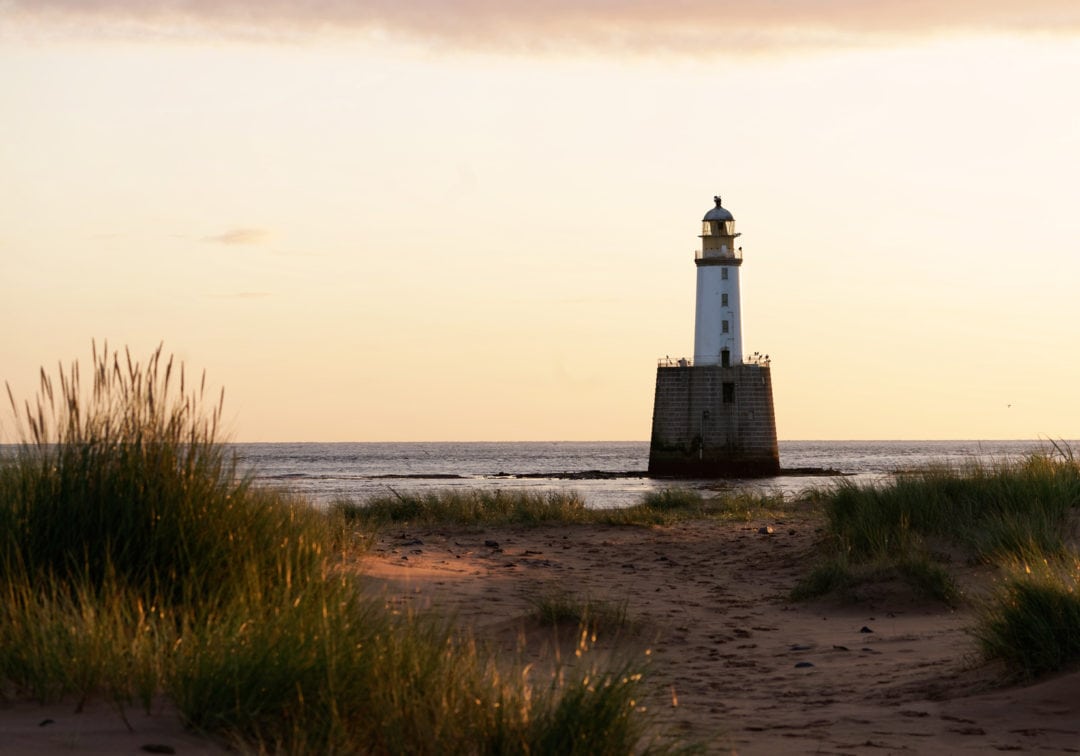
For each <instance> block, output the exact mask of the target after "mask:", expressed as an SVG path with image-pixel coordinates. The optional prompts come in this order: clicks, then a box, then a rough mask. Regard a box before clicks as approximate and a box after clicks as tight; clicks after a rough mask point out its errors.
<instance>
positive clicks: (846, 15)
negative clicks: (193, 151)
mask: <svg viewBox="0 0 1080 756" xmlns="http://www.w3.org/2000/svg"><path fill="white" fill-rule="evenodd" d="M5 8H6V11H5V10H4V9H5ZM0 12H3V13H4V14H5V15H6V16H8V17H9V18H11V19H21V20H22V21H24V22H28V23H30V24H31V25H36V26H40V27H45V28H55V27H57V26H60V27H68V28H72V29H75V28H78V29H82V30H84V33H86V34H93V33H95V30H96V31H102V30H106V31H111V32H112V33H114V34H136V35H144V34H155V35H164V36H207V35H209V36H218V37H247V38H264V39H277V38H283V37H284V38H301V39H302V38H305V37H312V36H319V35H323V34H337V35H342V34H343V35H352V36H355V35H374V36H379V37H390V38H399V39H406V40H413V41H420V42H423V43H425V44H433V45H438V46H443V47H450V48H456V49H478V50H482V49H495V50H526V51H545V50H552V49H560V50H561V49H580V50H597V51H607V50H615V49H618V50H634V51H642V52H663V51H672V52H687V53H688V52H693V53H702V52H709V51H713V52H721V53H722V52H724V51H729V52H745V51H748V50H769V49H785V48H790V47H817V46H825V45H833V44H859V43H865V42H867V41H868V40H872V39H874V38H882V37H885V38H888V37H894V38H895V37H899V38H903V37H917V36H926V35H935V34H949V33H970V32H991V33H1055V34H1076V33H1077V32H1078V31H1080V3H1077V2H1076V0H770V1H766V0H756V1H755V0H749V1H748V0H665V1H664V2H657V0H540V1H539V2H538V1H537V0H528V2H526V1H524V0H308V2H302V3H301V2H295V0H155V1H150V0H7V2H6V4H5V2H4V0H0Z"/></svg>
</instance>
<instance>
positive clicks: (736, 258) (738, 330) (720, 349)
mask: <svg viewBox="0 0 1080 756" xmlns="http://www.w3.org/2000/svg"><path fill="white" fill-rule="evenodd" d="M713 200H714V201H715V202H716V207H714V208H713V209H712V210H710V211H709V212H707V213H705V217H704V218H703V219H702V221H701V250H700V251H699V252H698V253H697V254H696V255H695V256H694V263H695V264H696V265H697V308H696V311H695V317H694V364H695V365H724V366H727V365H731V364H734V363H738V362H741V361H742V323H741V322H740V317H739V266H741V265H742V249H741V248H739V249H736V247H735V239H736V238H737V237H738V236H739V234H737V233H735V218H734V217H732V215H731V213H730V212H729V211H728V210H726V209H725V208H724V207H723V206H722V205H721V204H720V197H718V196H717V197H713Z"/></svg>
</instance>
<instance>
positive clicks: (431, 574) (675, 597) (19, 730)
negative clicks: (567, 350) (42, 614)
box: [0, 515, 1080, 754]
mask: <svg viewBox="0 0 1080 756" xmlns="http://www.w3.org/2000/svg"><path fill="white" fill-rule="evenodd" d="M815 527H816V522H815V520H814V519H813V518H812V516H811V515H794V516H793V517H791V518H790V519H787V520H784V521H769V522H766V521H760V522H758V521H754V522H738V523H722V522H715V521H698V522H689V523H683V524H678V525H673V526H664V527H652V528H641V527H613V526H595V525H575V526H565V525H553V526H542V527H535V528H530V527H521V526H512V527H484V528H465V527H456V526H455V527H437V528H428V527H419V528H413V527H406V528H402V527H390V528H387V529H385V530H384V531H383V532H382V533H381V534H380V535H379V536H378V537H377V539H376V541H375V543H374V544H373V546H372V548H371V550H370V552H369V553H368V554H367V556H365V557H364V558H363V560H362V563H361V564H360V565H357V567H358V569H360V570H362V571H363V573H364V574H365V575H366V577H365V578H364V582H365V589H366V590H368V591H370V592H371V593H372V594H373V595H376V596H380V597H384V598H385V600H386V601H387V602H389V604H390V605H391V606H394V607H396V608H399V609H401V610H416V611H425V610H429V609H433V610H436V611H440V612H449V613H452V614H453V615H454V616H455V617H456V619H457V622H459V623H460V624H461V626H462V627H463V628H468V629H469V630H470V631H471V632H472V633H473V634H474V635H475V637H476V638H477V639H478V640H480V641H482V642H488V643H492V644H495V645H496V647H497V648H499V649H500V650H501V651H503V652H505V653H506V654H507V657H508V658H509V657H510V656H512V655H514V654H522V655H523V656H524V658H525V660H526V661H531V662H536V663H537V669H538V670H543V669H545V668H550V666H551V663H552V660H553V658H554V655H555V654H556V653H561V654H563V655H564V658H565V656H567V655H569V654H570V653H571V652H572V649H573V647H574V642H575V640H576V638H575V637H574V636H575V634H574V632H573V629H572V628H557V629H553V628H551V627H550V626H541V625H540V624H539V623H537V622H536V621H535V619H533V618H532V617H531V612H532V610H533V602H534V601H535V600H536V599H537V597H539V596H543V595H554V594H558V593H565V594H572V595H575V596H578V597H581V598H590V599H593V600H600V601H606V602H610V603H613V604H616V605H621V604H623V603H624V602H625V606H626V612H627V622H626V623H625V627H623V628H621V629H618V630H615V631H610V632H607V633H604V632H601V633H600V635H599V637H598V639H597V643H596V651H597V653H598V654H599V655H600V656H601V658H620V659H622V658H628V659H631V660H636V661H644V662H646V663H647V664H648V667H647V686H648V687H647V691H648V692H647V695H646V696H645V698H644V700H642V701H641V703H642V704H643V705H645V706H646V707H647V709H648V711H649V713H650V715H651V716H652V717H653V721H654V724H653V729H654V731H655V732H657V733H661V732H666V733H669V734H673V735H677V736H679V737H680V738H682V739H684V740H685V741H687V742H696V743H701V744H704V745H705V747H706V750H707V752H709V753H738V754H775V753H813V754H870V753H873V754H890V753H919V754H933V753H941V754H946V753H958V752H969V753H987V752H991V751H1021V752H1045V753H1075V752H1078V751H1080V674H1077V673H1072V674H1064V675H1060V676H1056V677H1053V678H1051V679H1047V680H1043V681H1040V682H1038V683H1036V684H1034V685H1028V686H1009V687H1003V686H1002V685H1001V683H1000V681H999V680H1000V670H999V669H998V668H996V667H993V666H989V665H986V664H984V663H982V662H980V661H979V659H978V658H977V655H976V645H975V640H974V638H973V637H972V636H971V635H970V633H969V628H970V627H971V626H972V624H973V621H974V619H973V614H972V610H971V609H970V607H968V606H965V607H963V608H960V609H950V608H949V607H947V606H944V605H941V604H936V603H920V602H917V601H914V600H912V598H911V597H910V596H909V595H907V593H906V592H905V591H904V590H902V589H898V588H896V587H892V586H888V585H884V586H877V587H875V588H873V589H872V590H867V591H866V592H865V594H864V595H863V596H862V600H861V601H859V602H858V603H855V604H840V603H837V602H835V601H830V602H813V603H792V602H790V601H789V600H788V598H787V595H788V593H789V591H790V590H791V588H792V587H793V586H794V585H795V583H796V582H797V580H798V579H799V576H800V575H802V574H804V572H805V571H806V569H807V568H808V566H809V565H810V564H811V561H812V559H813V543H814V539H815ZM763 528H771V529H772V532H771V533H766V532H762V529H763ZM958 569H959V570H960V582H961V584H963V585H964V586H966V588H967V589H968V591H969V593H972V594H978V593H979V592H980V591H982V590H985V588H986V586H987V585H989V582H990V580H991V579H992V574H990V573H989V572H988V571H987V570H986V569H985V568H967V567H961V568H958ZM560 634H561V637H557V636H558V635H560ZM535 674H542V672H539V671H538V672H536V673H535ZM73 708H74V705H73V704H65V705H58V706H49V707H41V706H38V705H36V704H30V703H25V702H23V703H17V704H10V703H9V704H7V705H5V706H4V707H3V708H2V709H0V732H2V733H3V734H4V736H3V738H0V754H26V753H38V754H45V753H79V754H126V753H130V754H136V753H147V752H160V753H171V752H175V753H177V754H208V753H219V752H224V750H223V749H221V748H219V747H218V746H217V745H216V744H214V743H212V742H210V741H207V740H202V739H199V738H197V737H195V736H193V735H191V734H190V733H187V732H185V731H184V730H183V729H182V727H180V725H179V721H178V720H177V718H176V716H175V713H174V712H172V711H171V710H170V709H169V708H168V707H167V706H164V705H163V706H159V707H157V708H156V709H155V711H154V712H153V713H152V714H151V715H146V714H145V713H143V712H141V711H134V710H133V711H129V712H128V713H127V716H128V720H129V722H130V724H131V729H130V730H129V729H128V727H127V726H126V724H125V723H124V721H123V719H122V718H121V717H120V716H119V715H118V713H117V712H116V710H115V709H113V708H110V707H108V706H106V705H104V704H101V703H93V704H92V705H91V706H90V707H89V708H88V709H87V710H86V711H85V712H83V713H79V714H76V713H74V712H73ZM47 720H51V721H47ZM147 746H167V747H169V748H172V749H173V750H172V751H169V750H164V749H160V750H157V751H154V750H149V749H148V748H146V747H147Z"/></svg>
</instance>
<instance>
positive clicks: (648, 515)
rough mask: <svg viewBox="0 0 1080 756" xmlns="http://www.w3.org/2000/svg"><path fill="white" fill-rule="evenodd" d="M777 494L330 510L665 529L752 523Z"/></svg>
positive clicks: (488, 493) (467, 498)
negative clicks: (699, 522) (693, 523)
mask: <svg viewBox="0 0 1080 756" xmlns="http://www.w3.org/2000/svg"><path fill="white" fill-rule="evenodd" d="M783 509H784V499H783V496H782V495H780V494H755V493H746V492H740V493H731V494H722V495H719V496H716V497H713V498H709V499H706V498H705V497H704V496H703V495H702V494H701V493H700V492H699V491H694V490H692V489H686V488H664V489H661V490H659V491H650V492H649V493H646V494H645V495H644V496H643V497H642V500H641V501H640V502H639V503H637V504H634V505H633V506H629V507H620V508H606V509H592V508H589V507H587V506H586V505H585V500H584V499H583V498H582V496H581V495H580V494H578V493H577V492H574V491H549V492H537V491H520V490H512V489H496V490H485V489H478V488H470V489H446V490H442V491H434V492H427V493H397V492H394V493H393V494H392V495H389V496H376V497H372V498H370V499H368V500H366V501H364V502H363V503H355V502H349V501H341V502H336V503H335V504H334V505H333V506H332V508H331V510H332V511H333V512H335V513H336V514H338V515H340V516H342V517H343V518H344V519H345V520H347V521H348V522H350V523H353V524H355V525H361V526H365V527H370V528H378V527H380V526H383V525H387V524H390V523H410V524H413V525H544V524H553V523H558V524H578V525H580V524H594V525H646V526H647V525H668V524H671V523H675V522H680V521H685V520H692V519H724V520H726V519H747V520H748V519H750V518H751V517H754V516H761V515H766V514H772V515H775V514H778V513H780V512H782V511H783Z"/></svg>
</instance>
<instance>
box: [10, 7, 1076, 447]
mask: <svg viewBox="0 0 1080 756" xmlns="http://www.w3.org/2000/svg"><path fill="white" fill-rule="evenodd" d="M1078 81H1080V5H1077V4H1076V3H1075V1H1074V0H1068V1H1067V2H1066V1H1062V0H1025V1H1013V0H950V1H949V2H941V1H940V0H935V1H934V2H929V1H922V0H919V1H912V0H904V2H901V1H900V0H880V1H879V2H874V3H866V2H864V1H863V0H774V1H773V2H769V3H746V2H730V1H728V0H672V1H671V2H664V3H656V2H644V1H642V0H637V1H634V0H629V1H627V2H614V1H613V0H544V1H543V2H529V3H525V2H517V1H516V0H499V1H497V2H496V0H437V1H436V0H417V1H416V2H401V0H395V1H394V2H391V1H390V0H353V1H346V0H318V1H312V2H307V3H294V2H286V0H156V1H155V2H150V1H146V2H134V1H133V0H0V114H2V117H0V273H2V278H0V281H2V286H3V289H2V291H3V295H2V297H0V318H2V321H3V323H4V324H5V327H4V328H2V329H0V380H3V381H6V382H7V383H8V384H9V386H10V388H11V391H12V394H13V395H14V396H15V397H17V398H18V399H23V398H32V397H33V395H34V394H35V392H36V390H37V376H38V371H39V368H40V367H41V366H45V367H46V368H47V369H49V370H54V369H55V367H56V366H57V365H58V364H64V365H67V364H70V363H71V362H73V361H75V360H78V361H80V362H83V363H88V362H89V359H90V351H91V343H92V342H93V341H94V340H96V341H97V342H98V344H99V345H100V344H101V343H102V342H103V341H107V342H108V343H109V345H110V346H111V347H121V348H123V347H125V346H126V347H128V348H130V349H131V351H132V352H133V354H135V355H136V356H140V355H148V354H149V353H150V352H151V351H152V350H153V349H154V348H155V347H156V346H157V345H158V344H160V343H163V344H164V349H165V351H166V352H168V353H172V354H174V355H176V357H177V358H178V359H180V360H182V361H183V362H184V363H185V365H186V367H187V369H188V371H190V372H193V373H198V372H201V371H203V370H205V371H206V375H207V381H208V384H210V385H212V386H220V387H224V389H225V397H226V398H225V419H226V422H225V426H226V430H227V432H228V434H229V436H230V437H231V438H233V439H234V440H238V441H439V440H460V441H472V440H494V441H499V440H646V439H648V437H649V433H650V423H651V413H652V401H653V389H654V380H655V370H656V364H657V363H656V360H657V359H658V358H660V357H664V356H667V355H670V356H672V357H676V356H683V355H687V356H689V355H690V354H691V353H692V351H693V308H694V286H695V283H694V281H695V268H694V263H693V251H694V249H695V248H696V247H697V245H698V243H699V240H698V239H697V237H696V235H697V234H698V233H699V228H700V220H701V216H702V215H704V213H705V212H706V211H708V210H709V209H710V208H711V207H712V205H713V202H712V197H713V195H714V194H721V195H722V196H723V199H724V206H725V207H727V208H728V209H729V210H731V212H732V213H733V215H734V216H735V219H736V223H737V227H738V230H739V231H740V232H741V233H742V237H741V238H740V242H741V243H742V246H743V249H744V263H743V266H742V272H741V286H742V306H743V312H742V321H743V344H744V351H745V352H747V353H750V352H754V351H759V352H762V353H767V354H769V355H770V357H771V358H772V373H773V390H774V398H775V404H776V416H777V431H778V435H779V437H780V438H781V440H785V439H786V440H796V439H1030V438H1051V439H1061V438H1072V439H1075V438H1080V391H1077V386H1078V385H1080V339H1078V338H1077V335H1078V324H1080V296H1078V295H1077V293H1076V287H1077V284H1078V282H1080V210H1078V209H1077V200H1078V199H1080V192H1078V189H1077V172H1078V167H1080V98H1077V97H1076V96H1075V88H1076V83H1077V82H1078ZM12 427H13V425H12V423H11V422H10V413H8V414H4V413H2V412H0V436H2V435H3V434H4V433H5V431H8V432H10V429H11V428H12Z"/></svg>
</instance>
